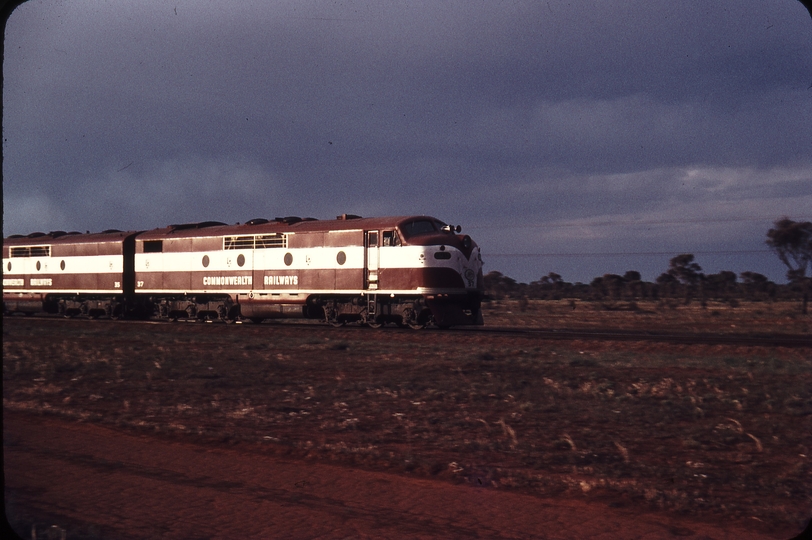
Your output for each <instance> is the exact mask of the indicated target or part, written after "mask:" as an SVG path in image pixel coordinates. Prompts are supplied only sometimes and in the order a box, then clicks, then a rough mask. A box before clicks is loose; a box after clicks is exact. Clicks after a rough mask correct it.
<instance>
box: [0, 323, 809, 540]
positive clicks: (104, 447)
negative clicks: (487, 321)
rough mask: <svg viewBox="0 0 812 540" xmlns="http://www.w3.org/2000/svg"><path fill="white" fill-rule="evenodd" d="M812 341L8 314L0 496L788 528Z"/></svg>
mask: <svg viewBox="0 0 812 540" xmlns="http://www.w3.org/2000/svg"><path fill="white" fill-rule="evenodd" d="M535 316H537V317H538V319H539V320H540V321H542V322H541V323H539V325H543V322H544V320H545V319H544V315H543V313H536V314H535ZM590 316H591V317H592V316H594V317H598V315H596V314H592V315H590ZM601 316H602V315H601ZM638 316H639V315H629V317H628V320H627V322H624V323H623V325H622V327H623V328H629V327H631V326H633V324H632V322H633V320H634V319H635V317H638ZM676 316H677V315H674V314H672V313H669V314H668V315H667V317H665V316H664V317H663V321H662V323H663V325H664V326H665V327H668V326H671V324H670V322H669V320H668V319H669V318H673V317H676ZM735 316H736V317H739V319H740V320H737V321H736V322H735V323H733V322H731V319H729V318H727V317H728V316H727V315H726V314H724V313H723V314H721V315H718V314H717V315H713V314H708V315H707V316H706V315H703V314H691V321H692V322H690V324H691V325H696V326H697V327H701V326H703V321H702V317H707V320H708V322H712V323H713V324H715V325H719V326H720V327H721V326H724V325H727V327H728V328H729V327H731V325H732V324H735V325H736V327H737V329H738V328H740V327H741V326H742V323H743V322H744V321H745V320H746V317H742V316H741V315H738V314H735ZM643 317H653V315H646V314H643ZM657 317H659V315H657ZM731 317H732V315H731ZM547 320H548V322H549V318H548V319H547ZM618 320H620V317H618ZM624 320H625V319H624ZM793 320H794V319H793ZM590 324H598V320H597V319H596V320H595V321H593V322H590ZM799 324H802V325H806V324H808V323H806V322H802V323H799ZM677 326H679V325H677ZM681 328H683V329H684V327H681ZM799 329H800V331H801V333H804V332H807V330H806V329H805V327H802V328H800V327H799ZM809 355H810V348H803V347H801V348H782V347H768V346H753V345H747V346H743V345H735V344H728V345H701V344H669V343H658V342H655V341H647V342H610V341H598V340H591V341H587V340H562V341H544V340H540V339H539V338H537V337H533V336H520V335H504V334H496V333H471V332H453V331H452V332H440V331H422V332H414V331H403V330H398V329H383V330H377V331H376V330H371V329H365V328H338V329H336V328H329V327H326V326H319V325H310V326H308V325H304V326H302V325H299V326H293V325H286V324H263V325H252V324H244V325H217V324H203V323H199V324H184V323H179V324H166V323H159V324H141V323H125V322H114V321H81V320H73V321H66V320H48V319H45V320H42V319H23V318H10V319H4V325H3V411H4V425H3V449H4V473H5V496H6V511H7V515H8V519H9V521H10V523H11V524H12V525H13V526H14V527H15V530H16V531H17V532H18V534H20V535H21V536H24V537H25V538H30V537H31V528H32V526H34V527H35V528H36V530H37V532H38V536H37V538H39V539H42V538H60V534H61V532H62V531H63V530H64V531H66V532H67V538H68V539H74V538H76V539H91V538H93V539H98V538H105V539H107V538H115V539H123V540H129V539H131V538H132V539H134V538H153V537H161V538H201V539H202V538H279V537H285V538H292V537H296V538H347V537H352V538H463V537H465V538H467V537H480V538H549V539H554V538H672V537H677V536H679V537H688V538H695V539H707V538H714V539H715V538H719V539H722V538H731V539H733V538H737V539H738V538H772V539H776V540H779V539H788V538H791V537H792V536H794V535H795V534H798V532H800V530H801V529H802V528H803V526H804V524H805V523H806V522H807V520H808V519H809V517H810V514H812V474H810V473H812V467H811V466H810V464H809V458H808V456H809V452H810V451H812V363H811V362H810V357H809Z"/></svg>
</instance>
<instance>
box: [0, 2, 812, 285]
mask: <svg viewBox="0 0 812 540" xmlns="http://www.w3.org/2000/svg"><path fill="white" fill-rule="evenodd" d="M5 47H6V49H5V52H6V57H5V64H4V77H5V79H4V83H5V85H4V96H3V99H4V112H3V114H4V118H3V130H4V148H3V150H4V165H3V173H4V186H3V191H4V200H5V209H4V233H5V234H10V233H15V232H28V231H30V230H34V229H41V230H44V229H76V228H80V229H102V228H108V227H116V228H150V227H154V226H160V225H164V224H166V223H168V222H176V221H187V220H188V221H193V220H204V219H219V220H222V221H228V222H234V221H244V220H247V219H249V218H252V217H258V216H265V217H273V216H274V215H289V214H295V213H299V214H306V215H313V216H315V217H321V218H329V217H332V216H334V215H336V214H338V213H342V212H353V213H361V214H366V215H375V214H401V213H412V212H415V213H429V214H435V215H437V216H438V217H440V218H441V219H444V220H446V221H452V222H454V223H462V224H463V225H467V226H468V228H469V229H470V231H471V233H472V235H473V234H475V236H476V238H477V239H478V240H479V241H480V243H481V244H482V245H483V248H484V249H485V252H486V254H487V253H488V252H490V253H494V254H498V253H502V254H508V253H521V254H525V255H527V254H532V253H555V252H562V251H569V252H581V253H598V252H601V251H606V250H607V249H608V250H614V251H634V252H645V251H664V250H671V249H674V250H688V251H690V250H692V249H694V250H698V249H700V248H702V249H706V250H708V251H713V250H717V251H720V250H722V249H723V248H724V247H726V246H730V245H737V246H747V248H741V249H750V248H753V249H758V248H760V247H762V246H763V236H764V232H765V231H766V228H767V227H768V226H769V219H770V218H772V217H778V216H779V215H782V214H789V215H791V216H795V217H798V218H800V217H804V216H806V218H807V219H808V218H810V217H812V216H809V211H808V208H810V207H812V192H811V191H812V189H810V186H812V106H810V99H812V94H811V93H810V90H809V89H808V87H809V84H810V82H812V56H811V55H810V50H812V48H811V47H812V23H811V22H810V20H809V18H808V14H807V13H806V11H805V10H804V9H803V6H801V5H800V4H799V3H797V2H793V1H791V0H773V1H770V2H763V1H755V0H752V1H744V2H737V3H735V4H731V3H729V2H721V1H703V2H699V1H697V2H679V3H675V2H665V1H642V0H641V1H629V2H622V3H603V2H600V3H593V2H561V1H553V0H551V1H549V2H521V1H515V2H506V1H503V2H495V1H494V2H451V1H447V2H436V1H435V2H408V3H383V2H380V3H368V2H341V3H337V2H319V1H313V2H302V1H298V2H247V1H246V2H228V3H226V2H172V3H169V2H161V1H157V0H156V1H154V2H142V3H138V4H132V3H126V2H120V3H115V2H114V3H105V4H100V3H97V2H90V1H88V2H70V3H60V2H46V1H43V2H37V3H33V2H32V3H28V4H24V5H23V6H21V7H20V8H19V9H18V10H17V11H16V12H15V13H14V14H13V15H12V17H11V19H9V22H8V25H7V28H6V41H5ZM746 216H750V217H754V218H755V217H757V218H767V219H766V221H763V220H762V221H761V222H750V221H722V222H718V221H717V222H714V221H708V220H712V219H716V218H721V219H723V220H726V219H727V220H732V219H738V218H742V217H746ZM686 218H687V219H686ZM720 223H721V224H720ZM630 224H632V225H630ZM634 224H637V225H634ZM493 226H499V229H496V230H493V229H492V227H493ZM515 231H520V233H519V234H515ZM767 257H769V254H767ZM663 259H664V261H666V262H663V261H657V262H656V264H655V263H652V262H649V263H645V261H643V263H645V264H648V265H649V267H647V268H643V263H641V265H639V266H638V269H643V270H647V271H650V272H654V271H656V270H655V268H656V266H657V265H659V266H664V265H665V264H667V257H664V258H663ZM720 260H723V262H727V259H720ZM626 262H628V263H629V264H631V261H623V260H620V261H617V264H624V263H626ZM737 262H740V263H741V264H746V261H737ZM593 263H594V264H592V263H590V264H591V267H589V268H586V266H587V265H584V264H570V265H569V267H567V268H564V269H562V268H558V269H555V268H550V269H546V267H545V261H544V259H542V260H541V261H539V260H536V259H533V260H532V261H531V262H527V261H526V260H525V259H516V258H514V259H507V258H501V259H499V258H495V259H493V263H491V262H488V265H489V269H502V268H503V267H504V268H505V269H508V268H507V267H510V269H511V270H512V271H514V272H515V274H514V275H515V277H518V278H520V279H525V280H526V279H536V278H538V277H539V276H540V275H544V274H546V273H547V272H548V271H551V270H556V271H559V273H562V274H563V275H564V276H565V278H568V279H587V278H588V277H590V275H589V274H588V273H589V272H592V273H593V274H597V273H602V272H603V271H610V269H608V268H604V267H603V266H601V262H600V261H593ZM550 264H553V263H552V262H551V263H550ZM555 264H559V263H558V262H555ZM566 264H569V263H566ZM613 264H614V263H613ZM720 264H722V263H720ZM759 264H761V267H764V264H766V263H759ZM648 268H651V270H648ZM626 269H628V268H626ZM733 269H734V270H737V271H742V270H746V269H754V268H747V267H740V268H733ZM567 270H569V271H570V272H572V273H575V272H581V273H587V275H577V276H576V275H567ZM770 271H773V272H774V271H775V270H774V269H771V270H770ZM780 274H781V272H780V269H778V275H774V276H771V277H774V278H776V279H777V278H780V277H781V275H780ZM647 277H652V276H650V275H649V276H647Z"/></svg>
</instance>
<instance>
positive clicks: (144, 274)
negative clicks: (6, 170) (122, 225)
mask: <svg viewBox="0 0 812 540" xmlns="http://www.w3.org/2000/svg"><path fill="white" fill-rule="evenodd" d="M457 233H459V227H456V228H455V227H452V226H449V225H446V224H444V223H442V222H440V221H438V220H436V219H434V218H430V217H425V216H411V217H388V218H359V217H357V216H348V215H343V216H339V218H338V219H336V220H331V221H319V220H314V219H300V218H278V219H275V220H271V221H269V220H265V219H254V220H251V221H249V222H247V223H245V224H243V225H225V224H223V223H219V222H203V223H194V224H183V225H172V226H169V227H166V228H163V229H155V230H152V231H146V232H131V233H118V232H115V233H114V232H109V233H106V234H101V235H78V236H75V235H71V237H73V244H76V245H79V244H85V245H86V246H87V245H91V244H94V243H96V242H98V243H99V247H98V248H97V249H98V250H99V251H100V252H101V251H103V252H104V253H105V254H107V253H110V255H111V256H112V257H113V258H115V257H118V259H117V261H112V259H110V261H108V260H107V259H105V260H104V261H102V260H101V259H99V260H93V261H90V260H88V261H85V260H84V259H83V260H82V261H81V263H82V264H81V265H80V264H79V263H80V260H79V259H76V260H75V261H74V262H72V263H70V266H71V267H73V266H74V264H75V265H76V267H77V268H79V267H81V268H83V269H86V273H87V275H84V276H82V278H83V279H90V275H91V274H92V275H94V276H95V279H96V280H97V282H98V283H102V282H103V283H104V285H103V286H102V285H97V286H96V288H95V289H93V288H90V287H89V286H88V287H86V288H81V289H80V288H77V286H78V283H79V281H78V279H79V275H75V277H74V278H72V279H73V281H65V282H64V284H63V282H61V281H60V282H59V285H57V279H56V277H57V275H59V274H58V272H57V273H56V274H54V273H53V265H54V264H56V265H57V268H58V265H59V264H60V263H59V261H60V260H62V259H56V258H55V252H54V253H50V254H49V255H48V261H47V264H48V265H50V266H49V270H48V272H49V273H48V275H47V276H45V274H44V273H43V274H42V277H43V278H45V277H48V278H50V279H51V280H52V281H51V284H50V285H48V286H41V287H36V288H35V287H34V285H33V284H32V282H31V281H30V279H31V274H32V272H31V269H32V268H34V266H33V264H34V259H36V258H37V256H35V255H34V251H36V252H37V253H39V252H40V251H42V250H44V249H45V246H46V245H47V246H48V249H50V250H51V251H52V252H53V251H54V250H55V249H56V248H55V246H57V245H59V244H60V243H61V242H59V241H60V240H61V239H62V238H64V236H63V237H58V238H52V236H51V235H45V236H40V237H35V238H31V237H24V238H10V239H7V240H6V241H5V242H4V248H3V249H4V252H3V265H4V270H6V272H5V273H4V296H3V298H4V303H5V307H6V310H7V311H9V310H10V311H32V310H33V307H34V303H36V302H42V304H41V307H44V308H45V309H46V311H52V312H53V311H58V312H63V311H64V312H74V311H77V310H78V312H83V313H89V314H93V313H101V312H102V311H103V312H105V313H108V314H117V313H118V312H119V311H120V310H121V308H120V306H121V303H122V301H124V302H126V305H127V311H128V312H129V313H134V314H144V313H147V314H150V315H152V314H154V315H156V316H159V317H163V318H180V317H184V318H206V319H224V320H235V319H239V318H247V319H251V320H253V321H261V320H264V319H271V318H279V317H306V318H320V319H325V320H326V321H327V322H329V323H331V324H335V325H338V324H343V323H345V322H350V321H360V322H364V323H367V324H370V325H372V326H378V325H381V324H383V323H387V322H394V323H398V324H404V325H408V326H412V327H422V326H425V325H427V324H429V323H433V324H436V325H438V326H441V327H446V326H452V325H458V324H482V316H481V313H480V300H481V295H482V291H483V280H482V259H481V256H480V252H479V248H478V247H477V245H476V244H475V243H474V242H473V241H472V240H471V238H470V237H468V236H463V235H460V234H457ZM116 242H118V244H116ZM73 244H72V245H73ZM115 245H118V248H117V249H118V251H117V252H116V248H114V246H115ZM102 246H104V247H102ZM22 248H27V249H29V251H28V253H27V254H25V253H23V251H22ZM74 249H78V248H74ZM32 250H33V251H32ZM37 250H39V251H37ZM114 252H115V253H114ZM61 253H62V252H61V251H60V254H61ZM64 253H65V254H66V255H64V256H63V255H60V256H61V257H62V258H63V259H64V258H65V257H66V256H67V253H68V252H67V251H65V252H64ZM77 253H78V252H77ZM15 255H19V257H16V256H15ZM76 256H78V255H76ZM97 256H101V253H100V254H99V255H97ZM67 260H69V259H67ZM42 262H43V263H45V262H46V261H44V259H43V261H42ZM109 262H113V263H114V264H113V266H110V267H109V268H107V267H104V266H103V265H104V264H107V263H109ZM65 264H68V263H67V262H66V263H65ZM17 267H19V271H20V273H19V274H16V273H14V270H15V269H16V268H17ZM105 270H109V272H105ZM114 270H115V272H118V274H117V275H118V280H117V282H118V284H119V285H118V287H120V288H119V289H116V288H115V287H112V288H109V287H110V285H109V284H108V283H107V281H110V279H108V278H109V277H110V276H112V274H113V273H114ZM18 275H19V276H20V277H17V276H18ZM39 277H40V275H38V274H37V275H35V278H39ZM115 282H116V280H113V283H115ZM35 283H43V282H40V281H37V282H35ZM67 283H71V285H67ZM105 287H107V288H105ZM15 294H16V295H18V296H17V297H13V295H15ZM37 295H39V296H37ZM104 297H110V301H111V305H110V306H102V304H100V303H99V302H100V301H102V300H103V298H104ZM88 301H89V304H88ZM24 302H29V304H24ZM32 302H33V303H32ZM71 310H72V311H71ZM37 311H39V310H37Z"/></svg>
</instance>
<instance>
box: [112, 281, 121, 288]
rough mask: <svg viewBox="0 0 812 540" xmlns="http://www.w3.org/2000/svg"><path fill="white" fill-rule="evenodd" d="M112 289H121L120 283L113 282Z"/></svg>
mask: <svg viewBox="0 0 812 540" xmlns="http://www.w3.org/2000/svg"><path fill="white" fill-rule="evenodd" d="M113 288H114V289H120V288H121V282H120V281H115V282H113Z"/></svg>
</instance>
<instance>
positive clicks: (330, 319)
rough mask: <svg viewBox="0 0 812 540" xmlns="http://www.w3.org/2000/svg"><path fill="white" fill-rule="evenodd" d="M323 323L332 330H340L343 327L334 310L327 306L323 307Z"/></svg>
mask: <svg viewBox="0 0 812 540" xmlns="http://www.w3.org/2000/svg"><path fill="white" fill-rule="evenodd" d="M323 309H324V322H326V323H327V324H329V325H330V326H332V327H333V328H340V327H342V326H344V321H342V320H341V319H339V318H338V313H336V310H335V309H333V308H332V307H329V306H324V308H323Z"/></svg>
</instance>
